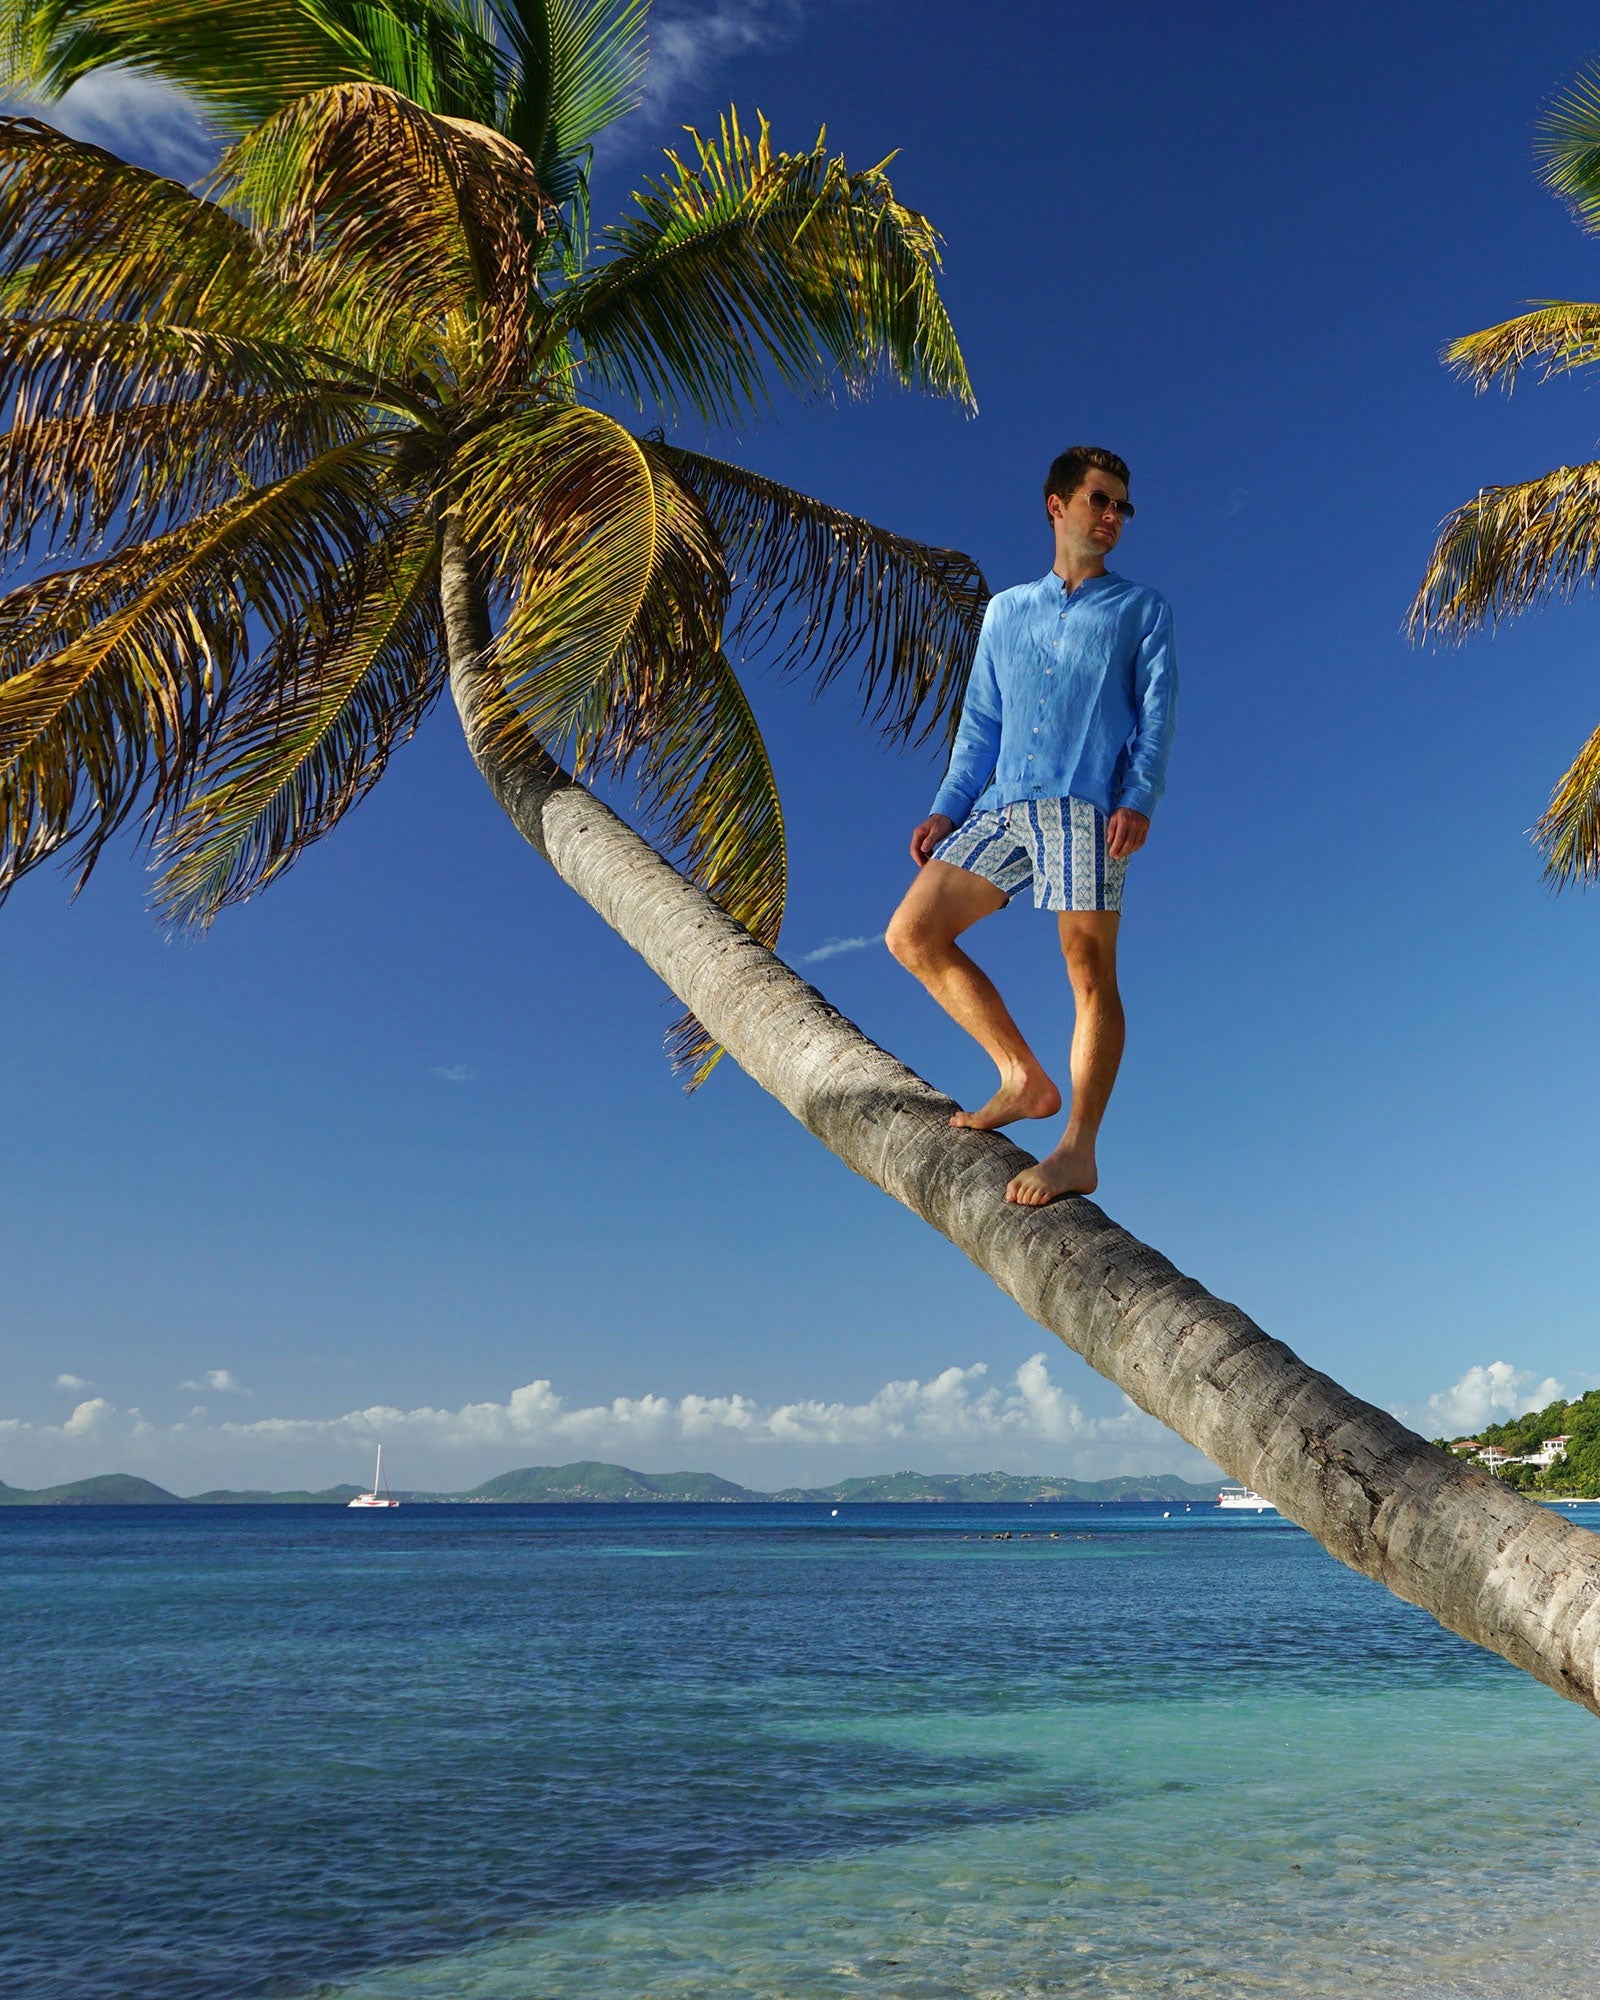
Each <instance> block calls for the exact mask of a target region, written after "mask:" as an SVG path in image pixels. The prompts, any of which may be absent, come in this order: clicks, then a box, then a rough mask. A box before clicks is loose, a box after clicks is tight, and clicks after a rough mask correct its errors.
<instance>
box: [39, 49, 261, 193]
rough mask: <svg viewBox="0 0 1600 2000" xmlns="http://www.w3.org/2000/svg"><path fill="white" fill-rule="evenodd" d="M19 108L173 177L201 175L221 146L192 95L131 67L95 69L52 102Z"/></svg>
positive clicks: (215, 157) (60, 130) (188, 179)
mask: <svg viewBox="0 0 1600 2000" xmlns="http://www.w3.org/2000/svg"><path fill="white" fill-rule="evenodd" d="M18 108H19V109H21V110H24V111H26V112H28V113H29V114H30V115H31V116H33V117H36V118H42V119H44V120H45V122H46V123H47V124H50V125H54V126H55V128H56V130H57V131H58V132H65V133H67V135H68V136H69V137H70V138H74V139H82V140H85V141H86V142H87V143H88V144H90V145H93V146H104V147H105V148H106V150H107V151H108V152H112V153H116V154H118V155H120V156H121V158H123V159H125V160H132V161H134V162H135V164H136V165H138V166H142V167H148V168H150V169H151V170H152V172H155V173H160V174H168V175H170V176H171V177H172V178H173V179H175V180H181V181H193V180H197V179H199V177H200V176H201V175H202V174H204V173H207V172H208V171H209V170H210V169H211V168H212V167H213V166H214V165H215V164H216V159H217V155H218V153H219V152H220V150H221V146H222V141H221V138H220V136H219V135H218V134H217V133H216V132H215V131H214V130H213V129H212V127H211V126H210V125H209V124H208V122H207V120H206V117H205V114H204V113H203V112H202V111H201V110H200V109H199V107H198V106H197V105H196V104H195V102H194V100H193V99H192V98H190V97H188V96H186V95H185V94H184V92H183V91H181V90H177V89H174V88H173V86H172V85H171V84H167V83H158V82H157V81H156V79H155V78H154V77H149V76H141V75H139V74H138V72H137V71H134V70H126V69H99V70H96V71H95V72H94V73H93V74H92V75H91V76H86V77H83V78H81V79H80V80H79V81H78V82H77V83H75V84H74V85H73V86H72V88H71V89H70V90H68V91H66V92H65V93H64V94H63V95H62V96H61V97H60V98H59V99H58V100H57V101H56V102H55V103H53V104H38V103H29V104H23V105H21V106H19V107H18Z"/></svg>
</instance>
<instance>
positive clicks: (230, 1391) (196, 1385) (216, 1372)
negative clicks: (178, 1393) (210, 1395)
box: [178, 1368, 244, 1396]
mask: <svg viewBox="0 0 1600 2000" xmlns="http://www.w3.org/2000/svg"><path fill="white" fill-rule="evenodd" d="M178 1387H179V1388H180V1389H212V1390H214V1391H215V1392H216V1393H217V1395H219V1396H238V1395H242V1394H243V1393H244V1392H243V1390H242V1389H241V1387H240V1384H239V1378H238V1377H237V1376H236V1375H235V1374H234V1372H233V1370H232V1369H231V1368H207V1369H206V1370H205V1371H204V1372H203V1373H202V1374H201V1375H199V1376H197V1377H196V1379H195V1380H194V1381H192V1382H180V1383H179V1384H178Z"/></svg>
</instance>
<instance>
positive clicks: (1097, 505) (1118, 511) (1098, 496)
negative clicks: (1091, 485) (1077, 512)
mask: <svg viewBox="0 0 1600 2000" xmlns="http://www.w3.org/2000/svg"><path fill="white" fill-rule="evenodd" d="M1087 497H1088V501H1089V512H1090V513H1091V514H1103V513H1104V512H1105V511H1106V509H1107V508H1108V507H1109V508H1110V509H1111V511H1112V513H1114V514H1115V515H1116V517H1117V519H1118V520H1119V521H1131V520H1132V519H1133V502H1132V501H1131V500H1113V499H1112V497H1111V495H1110V494H1109V493H1102V492H1100V491H1099V489H1098V488H1097V489H1096V490H1095V491H1094V492H1093V493H1091V494H1089V495H1088V496H1087Z"/></svg>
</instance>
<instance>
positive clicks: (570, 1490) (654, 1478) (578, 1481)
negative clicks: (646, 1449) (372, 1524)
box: [454, 1458, 767, 1500]
mask: <svg viewBox="0 0 1600 2000" xmlns="http://www.w3.org/2000/svg"><path fill="white" fill-rule="evenodd" d="M454 1497H455V1498H457V1499H461V1500H765V1499H766V1498H767V1495H766V1494H765V1493H752V1492H751V1491H750V1489H749V1488H748V1487H746V1486H736V1485H735V1484H734V1483H733V1481H732V1480H731V1479H719V1478H718V1477H717V1475H716V1474H715V1473H714V1472H634V1471H632V1470H630V1468H629V1467H627V1466H626V1465H605V1464H602V1463H601V1462H600V1461H599V1460H598V1459H592V1458H586V1459H580V1460H579V1461H578V1463H577V1464H575V1465H525V1466H523V1467H522V1468H521V1470H520V1471H517V1472H502V1473H501V1474H500V1476H499V1478H498V1479H486V1480H485V1481H484V1483H483V1484H482V1485H481V1486H474V1487H473V1489H472V1491H471V1492H470V1493H461V1494H457V1495H455V1496H454Z"/></svg>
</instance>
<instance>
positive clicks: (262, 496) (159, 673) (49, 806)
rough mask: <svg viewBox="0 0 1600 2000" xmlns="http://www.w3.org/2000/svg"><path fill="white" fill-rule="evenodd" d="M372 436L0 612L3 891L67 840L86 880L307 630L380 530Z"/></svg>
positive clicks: (64, 575)
mask: <svg viewBox="0 0 1600 2000" xmlns="http://www.w3.org/2000/svg"><path fill="white" fill-rule="evenodd" d="M386 442H387V441H386V440H384V439H382V438H381V437H380V438H365V439H362V440H360V441H359V442H357V443H354V444H350V445H344V446H341V447H339V448H337V449H336V450H334V451H331V452H329V453H327V454H325V455H324V456H323V457H322V458H321V459H318V460H317V461H315V463H314V464H312V465H311V466H308V467H305V468H303V469H301V470H299V471H297V472H295V473H292V474H290V475H289V476H288V477H286V478H285V479H283V480H281V481H279V482H278V483H277V484H276V485H275V486H272V487H268V488H266V489H264V490H263V491H261V492H258V493H251V494H248V495H246V496H245V497H243V498H241V499H238V500H234V501H230V502H228V503H227V504H226V505H224V506H222V507H219V508H217V509H215V510H214V511H213V512H212V513H210V514H207V515H202V516H201V517H199V518H198V519H197V520H193V521H189V522H186V523H185V524H184V526H183V527H181V528H179V529H175V530H173V531H172V532H171V533H169V534H167V535H165V536H162V537H160V538H158V539H157V540H155V541H152V542H147V543H144V544H142V545H141V546H140V547H138V548H135V549H131V550H126V551H124V552H122V553H121V554H119V555H117V556H113V557H109V558H107V559H106V560H105V561H103V562H100V563H95V564H90V565H88V566H87V567H85V568H82V569H79V570H75V571H65V572H58V573H57V574H55V575H54V576H50V577H46V578H43V579H42V580H40V581H39V582H36V583H32V584H27V585H24V586H23V587H22V588H21V589H19V590H14V591H12V592H11V593H10V594H9V595H8V596H7V597H4V598H0V892H3V891H4V890H5V889H6V888H9V887H10V885H11V884H12V883H13V882H14V881H15V880H16V879H17V878H18V877H19V876H20V875H22V874H23V873H25V872H26V871H27V870H28V869H30V868H32V867H34V866H35V865H37V863H38V862H39V861H41V860H43V859H44V858H45V857H46V856H47V855H49V854H52V853H55V852H57V851H59V850H61V849H62V848H64V847H67V846H70V845H73V844H76V845H77V848H78V853H79V858H80V860H81V862H82V864H83V874H85V875H86V874H87V873H88V871H89V869H90V868H91V867H92V866H93V864H94V861H95V859H96V857H97V856H98V854H99V852H100V849H101V847H102V846H103V845H104V843H105V841H106V840H107V839H108V838H109V837H110V835H111V834H112V832H114V831H115V829H116V828H117V827H119V826H120V825H121V824H122V823H123V822H124V821H125V820H126V818H127V816H128V814H129V813H130V812H131V811H132V810H133V809H134V807H135V805H136V804H137V802H138V800H139V797H140V795H141V792H142V790H143V787H144V785H145V781H146V778H147V777H150V776H152V775H153V781H154V793H153V801H154V803H155V804H157V805H159V804H161V803H163V802H164V801H165V800H166V799H167V798H169V797H170V796H171V795H172V793H173V791H174V789H175V788H176V787H178V786H180V785H181V784H182V783H183V781H184V780H185V778H186V776H187V775H188V773H189V771H190V769H191V768H192V766H193V763H194V760H195V758H196V757H197V756H198V755H199V754H200V753H201V751H202V750H203V747H204V741H205V735H206V729H207V723H208V717H209V714H210V712H211V711H213V710H214V709H215V708H216V707H217V706H218V704H219V703H221V702H222V701H223V700H225V698H226V695H227V692H228V688H229V685H230V682H231V681H232V679H233V677H234V674H235V673H236V671H237V670H238V667H239V666H240V664H241V662H242V661H243V660H244V659H245V658H246V657H247V656H248V653H249V649H250V646H251V643H252V631H253V630H254V631H257V632H259V631H262V630H264V631H265V632H266V634H267V635H268V636H269V638H270V637H271V636H273V635H275V634H277V633H281V632H283V631H285V630H290V629H294V628H296V627H297V626H299V625H300V624H302V623H304V622H305V621H306V619H307V617H308V616H309V614H310V609H311V607H314V606H315V605H316V604H317V602H318V600H319V598H320V596H321V594H322V591H323V589H324V588H325V585H326V579H327V578H328V577H329V575H331V574H337V573H338V572H339V571H340V569H341V568H342V567H343V566H344V565H346V564H348V563H349V562H351V561H352V560H354V559H355V557H356V556H357V555H358V554H359V552H360V551H361V550H362V549H364V548H365V547H366V546H367V544H368V543H369V541H370V540H371V539H372V537H373V534H374V532H375V527H377V528H378V529H379V530H380V531H381V525H382V524H383V522H384V521H385V519H386V503H385V498H384V492H383V477H384V473H385V470H386V456H385V446H386Z"/></svg>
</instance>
